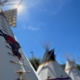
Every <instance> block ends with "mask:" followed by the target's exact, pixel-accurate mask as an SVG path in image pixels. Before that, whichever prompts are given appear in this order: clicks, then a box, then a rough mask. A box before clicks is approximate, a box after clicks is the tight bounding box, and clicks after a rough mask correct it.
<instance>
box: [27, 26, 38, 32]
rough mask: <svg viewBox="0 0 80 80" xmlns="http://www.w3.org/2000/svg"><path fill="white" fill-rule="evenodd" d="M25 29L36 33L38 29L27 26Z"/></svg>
mask: <svg viewBox="0 0 80 80" xmlns="http://www.w3.org/2000/svg"><path fill="white" fill-rule="evenodd" d="M27 29H29V30H32V31H37V30H39V28H37V27H33V26H28V27H27Z"/></svg>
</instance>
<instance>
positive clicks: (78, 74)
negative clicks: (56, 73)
mask: <svg viewBox="0 0 80 80" xmlns="http://www.w3.org/2000/svg"><path fill="white" fill-rule="evenodd" d="M65 71H66V73H67V74H68V75H69V76H70V77H71V79H72V80H80V71H79V70H78V69H77V65H76V63H75V60H69V59H67V62H66V67H65Z"/></svg>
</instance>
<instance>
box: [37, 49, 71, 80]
mask: <svg viewBox="0 0 80 80" xmlns="http://www.w3.org/2000/svg"><path fill="white" fill-rule="evenodd" d="M37 73H38V75H39V76H40V78H41V80H71V79H70V78H69V76H68V75H67V74H66V73H65V72H64V70H63V69H62V68H61V66H60V65H59V64H58V63H57V61H56V60H55V56H54V49H53V50H51V51H46V53H45V55H44V57H43V60H42V63H41V65H40V66H39V68H38V70H37Z"/></svg>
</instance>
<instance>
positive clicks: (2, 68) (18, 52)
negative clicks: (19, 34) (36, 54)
mask: <svg viewBox="0 0 80 80" xmlns="http://www.w3.org/2000/svg"><path fill="white" fill-rule="evenodd" d="M12 1H13V0H12ZM16 1H17V0H16ZM7 2H10V0H0V80H39V78H38V76H37V74H36V72H35V71H34V69H33V68H32V66H31V64H30V62H29V60H28V58H27V57H26V55H25V54H24V52H23V50H22V48H21V46H20V44H19V43H18V41H17V40H16V38H15V36H14V34H13V32H12V30H11V28H10V26H12V27H15V26H16V22H17V21H16V17H17V16H16V15H17V9H11V10H8V11H2V10H1V6H2V5H7Z"/></svg>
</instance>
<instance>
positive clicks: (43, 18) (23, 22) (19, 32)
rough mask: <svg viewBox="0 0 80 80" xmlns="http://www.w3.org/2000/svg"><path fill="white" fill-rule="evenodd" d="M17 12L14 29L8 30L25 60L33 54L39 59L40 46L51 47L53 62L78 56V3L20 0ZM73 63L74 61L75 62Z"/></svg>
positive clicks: (70, 0) (79, 7) (79, 29)
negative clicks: (11, 32)
mask: <svg viewBox="0 0 80 80" xmlns="http://www.w3.org/2000/svg"><path fill="white" fill-rule="evenodd" d="M22 5H23V6H24V9H23V10H22V11H21V12H20V13H18V17H17V27H16V28H12V30H13V32H14V34H15V35H16V37H17V39H18V41H19V43H20V45H21V46H22V48H23V50H24V52H25V53H26V55H27V57H29V58H30V57H31V54H30V52H31V51H33V52H34V55H35V56H36V57H39V58H42V57H43V55H44V52H45V49H44V48H43V45H45V44H47V43H48V44H50V45H51V47H50V49H52V48H55V54H56V55H57V57H56V60H57V61H58V62H59V63H64V62H65V61H66V59H65V58H66V56H65V54H69V56H70V58H75V59H76V58H77V59H78V58H79V56H80V0H24V1H23V3H22ZM77 59H76V61H77V62H78V60H77Z"/></svg>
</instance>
